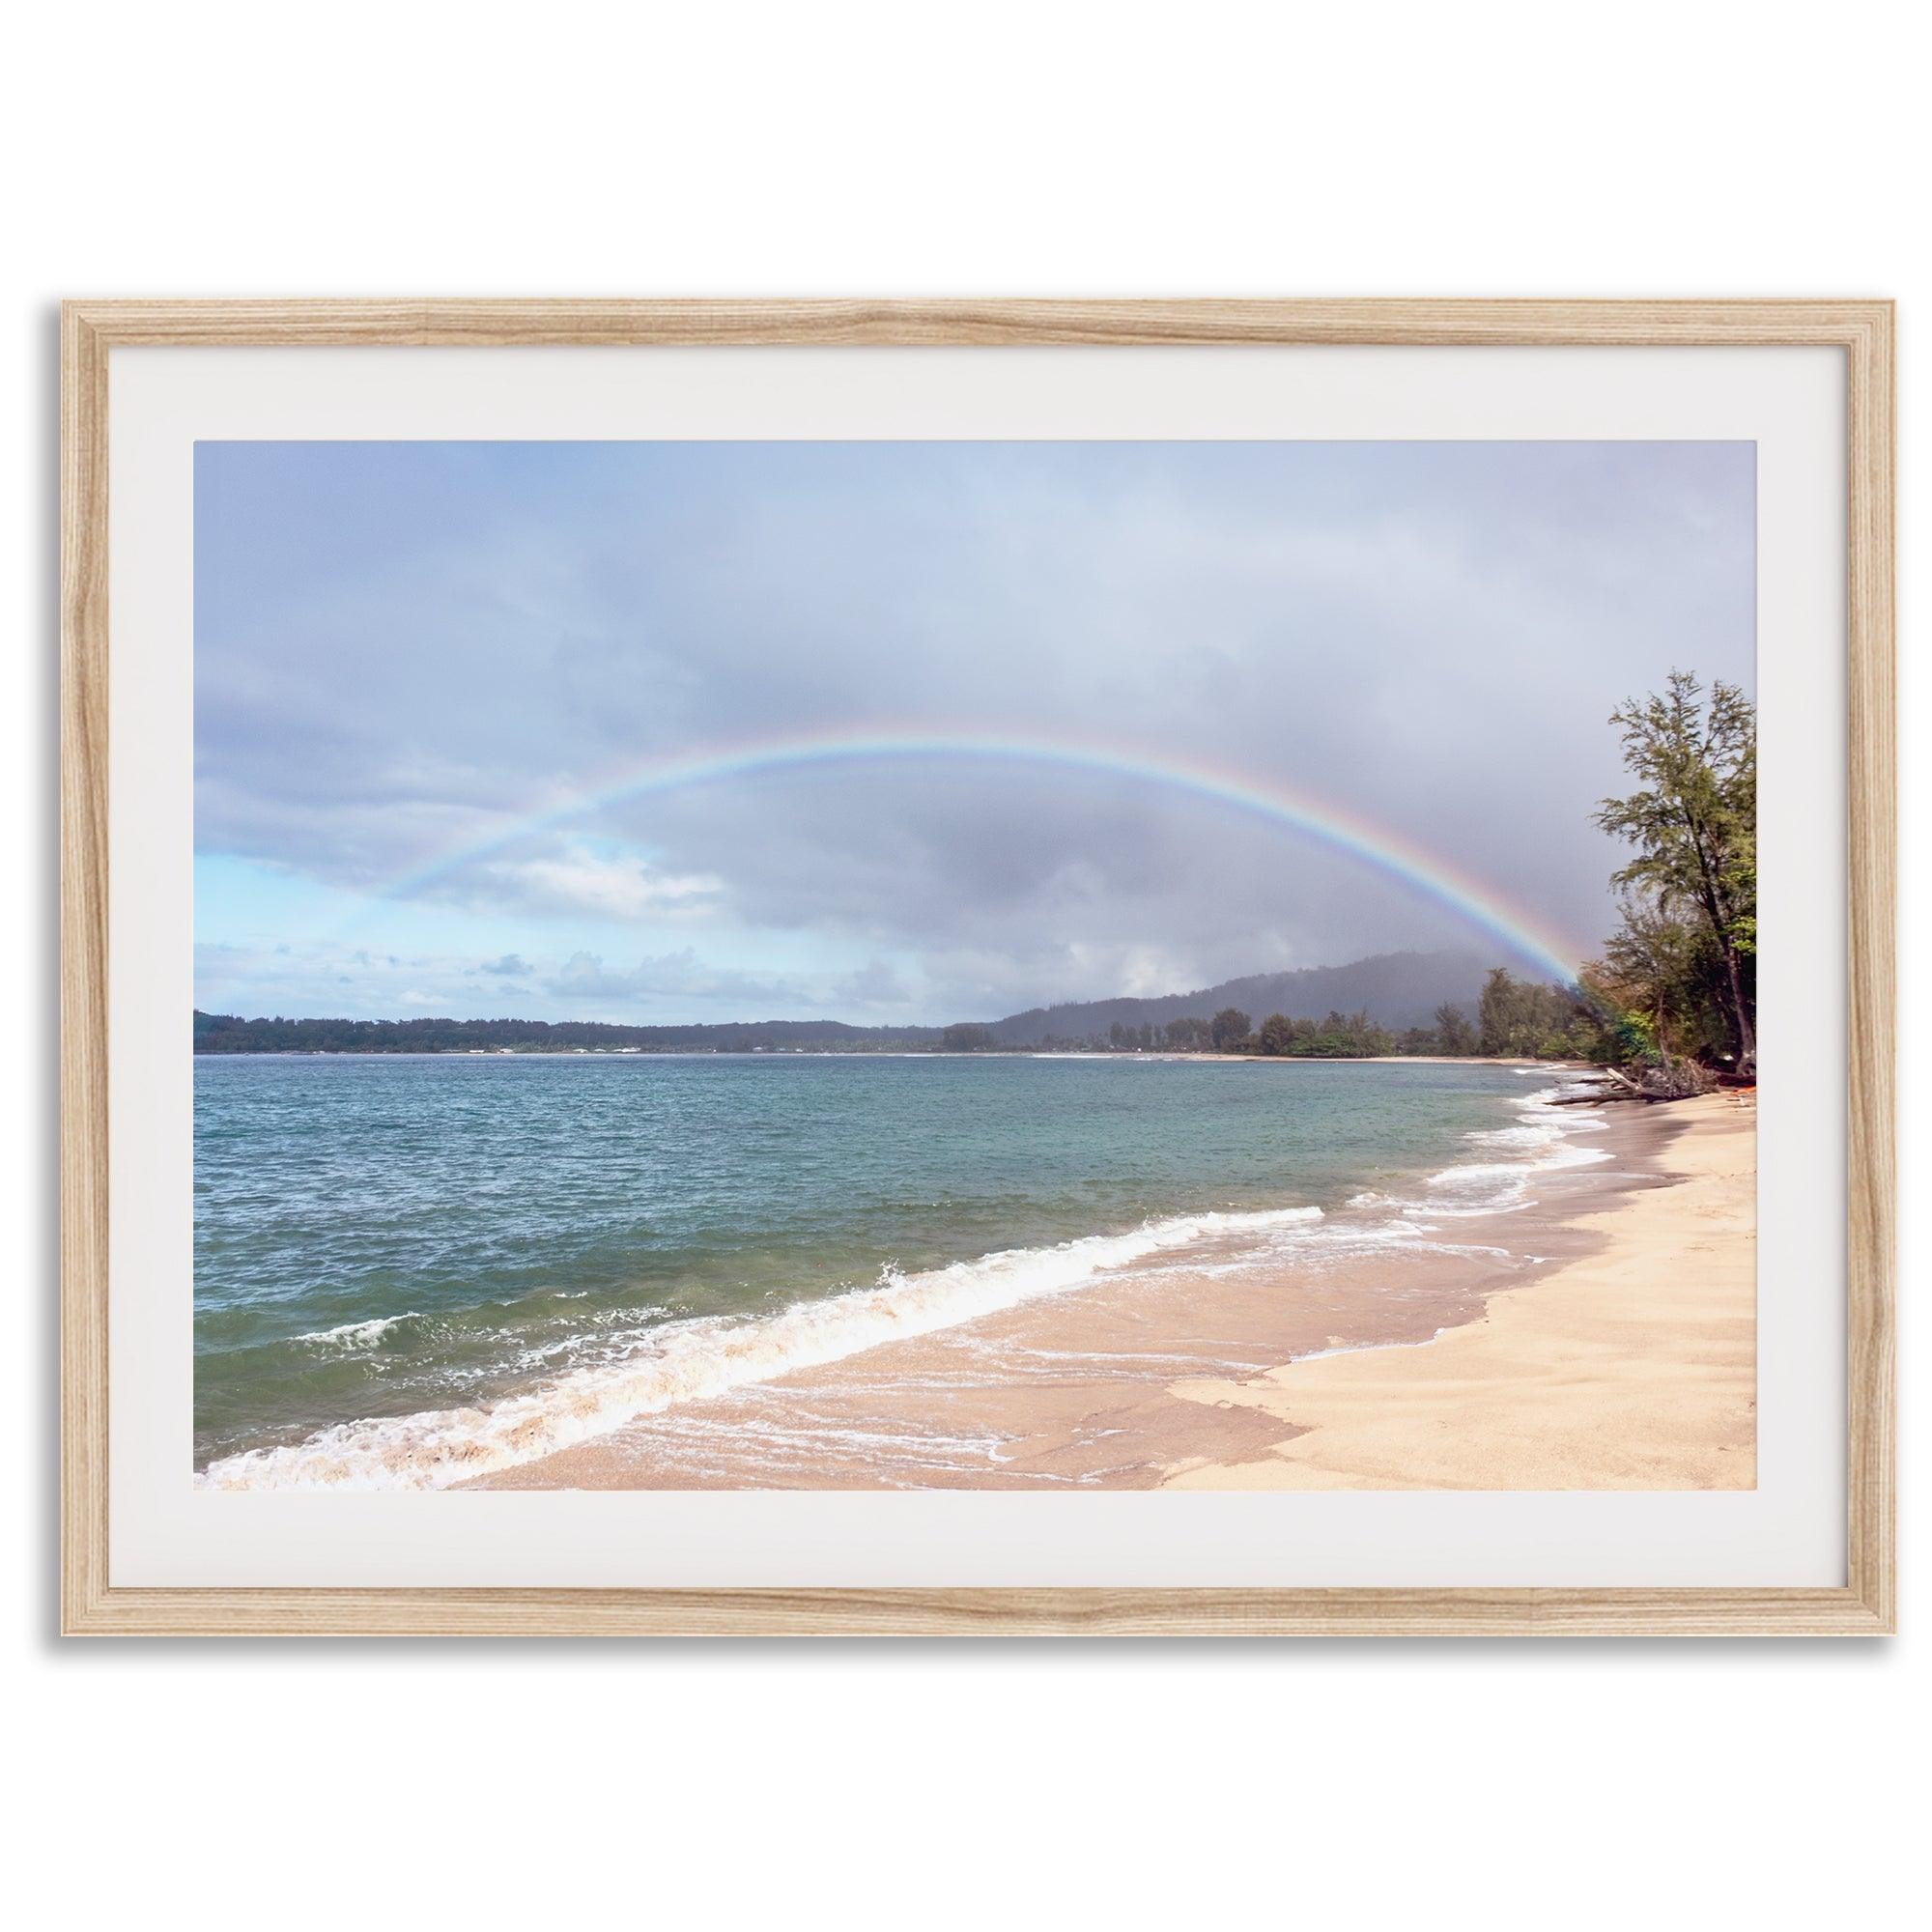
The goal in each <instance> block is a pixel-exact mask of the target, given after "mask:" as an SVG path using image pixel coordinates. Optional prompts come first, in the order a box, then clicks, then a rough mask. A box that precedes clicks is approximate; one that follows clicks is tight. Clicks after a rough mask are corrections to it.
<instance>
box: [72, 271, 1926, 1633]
mask: <svg viewBox="0 0 1932 1932" xmlns="http://www.w3.org/2000/svg"><path fill="white" fill-rule="evenodd" d="M1236 343H1262V344H1332V345H1406V346H1430V345H1491V346H1499V347H1550V346H1584V347H1605V346H1609V347H1615V346H1660V347H1669V348H1690V347H1699V346H1721V347H1725V348H1739V347H1752V346H1763V347H1769V348H1776V347H1797V346H1803V347H1815V348H1826V349H1831V350H1835V351H1838V352H1840V353H1841V354H1842V355H1843V359H1844V382H1845V387H1844V401H1845V421H1846V438H1847V440H1846V463H1847V478H1848V495H1847V501H1846V532H1847V554H1846V578H1845V596H1846V606H1845V608H1846V621H1847V639H1848V657H1847V661H1846V664H1845V680H1846V691H1847V696H1848V715H1849V742H1848V746H1847V757H1848V764H1847V771H1848V787H1849V789H1848V797H1847V809H1848V822H1849V844H1848V850H1847V854H1846V863H1847V879H1848V887H1849V906H1848V913H1849V946H1850V955H1849V960H1848V981H1847V1000H1848V1010H1847V1014H1846V1027H1847V1053H1848V1061H1847V1065H1848V1074H1849V1078H1848V1091H1847V1093H1846V1095H1845V1105H1846V1115H1845V1129H1846V1136H1847V1140H1846V1149H1847V1183H1848V1190H1849V1195H1848V1199H1849V1214H1848V1220H1847V1225H1846V1228H1845V1281H1846V1300H1845V1309H1844V1319H1845V1340H1846V1363H1847V1383H1846V1389H1845V1400H1846V1425H1847V1426H1846V1440H1845V1450H1846V1473H1847V1493H1846V1498H1845V1508H1846V1525H1847V1536H1846V1548H1845V1574H1846V1581H1845V1583H1844V1584H1843V1586H1842V1587H1837V1588H1719V1589H1711V1588H1655V1589H1652V1588H1619V1589H1576V1588H1551V1589H1541V1588H1520V1589H1446V1588H1419V1589H1348V1588H1334V1589H1288V1590H1274V1589H1252V1588H1231V1589H1195V1588H1189V1589H1172V1590H1170V1589H1126V1588H1121V1589H1060V1588H1024V1589H1004V1588H1002V1589H967V1588H949V1589H889V1590H879V1589H815V1588H814V1589H749V1590H722V1589H721V1590H696V1589H637V1590H633V1589H548V1588H436V1589H400V1588H329V1589H279V1588H278V1589H225V1588H180V1589H174V1588H155V1587H128V1586H124V1585H117V1584H115V1583H114V1582H113V1580H112V1578H111V1577H110V1575H109V1561H108V1548H109V1545H108V1481H107V1471H108V1455H109V1444H108V1402H107V1396H108V1351H107V1330H108V1245H107V1230H108V1218H107V1214H108V1198H109V1188H110V1185H111V1177H110V1175H109V1173H108V1107H109V1100H110V1060H109V1039H108V1022H107V997H106V995H107V959H108V946H109V943H110V935H109V932H108V918H107V890H106V888H107V865H108V844H107V828H108V816H107V805H108V801H107V771H108V765H107V749H108V748H107V715H108V704H107V693H108V678H109V673H110V662H111V652H110V612H109V609H108V600H107V566H108V527H109V518H110V514H111V510H112V504H111V501H110V495H111V492H110V478H109V465H108V440H107V429H108V412H109V408H110V400H111V399H110V382H109V375H110V359H111V356H112V355H113V352H115V351H116V350H120V349H125V348H136V347H139V348H156V347H159V348H197V347H206V346H250V347H253V346H262V347H313V346H323V345H345V346H355V345H365V346H372V347H373V346H381V347H386V348H397V347H407V346H412V345H413V346H487V347H496V348H500V347H518V346H532V345H562V346H573V347H582V346H592V345H599V344H609V345H648V344H659V345H726V344H747V345H750V344H810V345H826V346H831V345H955V346H956V345H982V344H983V345H1015V344H1017V345H1036V346H1037V345H1057V344H1094V345H1097V344H1128V345H1137V346H1149V345H1160V344H1236ZM61 407H62V419H61V420H62V475H61V526H62V674H63V698H62V718H61V745H62V763H63V771H62V832H61V838H62V865H61V872H62V884H61V931H62V948H63V958H62V971H61V989H62V1011H61V1021H60V1024H61V1108H62V1127H61V1151H62V1201H61V1231H62V1280H61V1308H62V1320H61V1338H62V1339H61V1386H62V1516H61V1520H62V1547H63V1557H62V1577H61V1605H62V1608H61V1621H62V1627H63V1629H64V1631H65V1632H67V1633H69V1634H82V1635H115V1634H128V1635H161V1634H173V1635H243V1634H305V1635H324V1634H366V1635H383V1634H420V1635H428V1634H471V1635H475V1634H526V1635H580V1634H581V1635H589V1634H601V1635H693V1634H719V1635H725V1634H746V1635H768V1636H771V1635H817V1634H838V1635H863V1634H892V1635H938V1634H962V1635H965V1634H970V1635H1040V1634H1104V1635H1122V1636H1140V1635H1169V1634H1178V1635H1199V1634H1225V1635H1246V1636H1259V1635H1317V1634H1342V1635H1365V1634H1376V1635H1439V1634H1468V1635H1553V1634H1571V1635H1606V1634H1632V1635H1690V1634H1708V1635H1730V1634H1739V1635H1743V1634H1749V1635H1825V1636H1847V1635H1859V1634H1883V1633H1887V1632H1889V1631H1891V1630H1893V1629H1894V1628H1895V1620H1896V1607H1895V1584H1894V1542H1895V1503H1894V1471H1895V1453H1894V1427H1895V1392H1894V1343H1893V1334H1894V1294H1895V1285H1894V1262H1893V1254H1894V1218H1895V1192H1894V1149H1893V1116H1894V1069H1893V1047H1892V1041H1893V1037H1894V1017H1895V1008H1894V966H1893V952H1894V944H1893V928H1894V918H1895V914H1894V891H1895V830H1894V823H1895V749H1894V730H1895V725H1894V667H1893V653H1894V645H1893V570H1894V565H1893V467H1894V449H1893V440H1894V429H1893V424H1894V377H1893V313H1892V306H1891V304H1890V303H1889V302H1888V301H1883V300H1872V299H1846V300H1831V299H1825V300H1742V299H1741V300H1719V301H1649V300H1603V301H1597V300H1427V299H1400V300H1361V301H1351V300H1326V299H1321V300H1303V299H1289V300H1227V301H1220V300H1066V301H1061V300H979V299H973V300H924V299H922V300H904V301H865V300H799V301H792V300H772V301H736V300H733V301H703V300H639V301H632V300H624V299H599V300H563V299H558V300H550V299H533V300H488V299H475V300H472V299H450V300H382V299H370V300H353V299H341V300H332V299H331V300H325V299H317V300H305V299H290V300H282V299H270V300H215V299H207V300H202V299H166V300H152V301H150V300H119V299H115V300H109V299H102V300H94V299H81V300H73V301H70V302H68V303H67V304H66V305H65V309H64V315H63V347H62V405H61Z"/></svg>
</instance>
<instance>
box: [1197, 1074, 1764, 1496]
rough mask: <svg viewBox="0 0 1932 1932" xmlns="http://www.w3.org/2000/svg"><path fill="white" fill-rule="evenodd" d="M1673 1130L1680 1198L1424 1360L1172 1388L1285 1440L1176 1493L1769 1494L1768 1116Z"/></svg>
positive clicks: (1672, 1111)
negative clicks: (1760, 1423) (1764, 1343)
mask: <svg viewBox="0 0 1932 1932" xmlns="http://www.w3.org/2000/svg"><path fill="white" fill-rule="evenodd" d="M1665 1118H1666V1122H1667V1124H1668V1125H1670V1126H1671V1127H1672V1128H1673V1129H1674V1131H1673V1133H1672V1134H1671V1137H1670V1138H1669V1140H1668V1141H1667V1142H1666V1143H1665V1144H1664V1145H1663V1146H1662V1149H1661V1150H1660V1151H1659V1155H1658V1160H1659V1164H1660V1166H1661V1167H1662V1169H1663V1171H1664V1172H1665V1173H1666V1174H1667V1175H1668V1176H1670V1177H1671V1180H1672V1183H1673V1184H1672V1185H1670V1186H1668V1187H1664V1188H1660V1189H1654V1190H1645V1191H1643V1192H1639V1193H1635V1194H1632V1195H1628V1196H1625V1197H1624V1198H1622V1199H1621V1200H1619V1201H1618V1202H1617V1203H1616V1204H1615V1205H1614V1206H1613V1207H1612V1208H1610V1209H1609V1210H1608V1211H1607V1212H1604V1213H1599V1214H1591V1215H1585V1216H1583V1217H1581V1219H1580V1220H1579V1222H1578V1223H1577V1225H1578V1226H1579V1227H1580V1228H1583V1229H1586V1230H1590V1231H1592V1232H1596V1233H1600V1234H1601V1235H1602V1236H1603V1237H1604V1241H1603V1245H1602V1247H1601V1249H1600V1250H1599V1251H1598V1252H1596V1253H1593V1254H1589V1255H1586V1256H1583V1257H1580V1258H1578V1259H1577V1260H1575V1261H1572V1262H1569V1263H1566V1264H1563V1265H1562V1266H1560V1267H1559V1268H1557V1269H1556V1270H1555V1271H1554V1272H1552V1273H1549V1274H1547V1275H1545V1276H1544V1277H1543V1278H1541V1279H1540V1280H1535V1281H1529V1282H1525V1283H1522V1284H1520V1285H1515V1286H1507V1287H1504V1288H1502V1289H1500V1290H1498V1291H1497V1292H1496V1293H1494V1294H1492V1296H1491V1297H1490V1298H1489V1299H1488V1302H1487V1304H1486V1306H1485V1308H1484V1311H1483V1313H1482V1314H1481V1315H1479V1316H1478V1317H1477V1318H1476V1319H1475V1320H1473V1321H1469V1322H1466V1323H1464V1324H1463V1325H1461V1326H1457V1327H1452V1328H1449V1329H1446V1330H1444V1331H1443V1332H1442V1333H1441V1334H1439V1335H1438V1336H1436V1337H1435V1339H1434V1340H1433V1341H1430V1342H1428V1343H1425V1344H1423V1345H1421V1346H1412V1347H1404V1346H1400V1345H1396V1346H1388V1347H1380V1348H1372V1349H1365V1350H1356V1351H1352V1352H1338V1353H1334V1354H1328V1355H1321V1356H1314V1357H1303V1358H1302V1359H1300V1360H1296V1361H1291V1362H1288V1363H1285V1364H1283V1365H1281V1366H1280V1367H1277V1368H1274V1369H1270V1370H1268V1371H1267V1372H1266V1373H1265V1374H1264V1375H1263V1376H1261V1377H1259V1378H1248V1379H1245V1380H1241V1381H1237V1382H1236V1381H1213V1380H1195V1381H1186V1382H1179V1383H1176V1384H1175V1385H1174V1387H1173V1393H1174V1394H1175V1395H1176V1396H1178V1397H1179V1398H1180V1399H1182V1400H1185V1401H1189V1402H1194V1403H1200V1404H1203V1405H1206V1406H1211V1407H1216V1408H1228V1409H1234V1410H1241V1411H1248V1412H1253V1413H1256V1414H1259V1415H1263V1416H1265V1417H1267V1418H1268V1419H1269V1421H1270V1422H1271V1423H1272V1424H1273V1425H1274V1426H1275V1427H1277V1428H1278V1429H1280V1430H1281V1431H1282V1433H1283V1439H1282V1440H1280V1441H1277V1442H1275V1443H1274V1444H1272V1445H1270V1447H1269V1448H1268V1450H1267V1451H1266V1453H1264V1455H1262V1456H1260V1457H1255V1458H1250V1459H1244V1460H1240V1461H1234V1462H1216V1461H1210V1460H1208V1459H1202V1460H1200V1461H1196V1462H1192V1463H1187V1464H1184V1465H1182V1466H1180V1467H1179V1468H1177V1469H1175V1470H1173V1471H1171V1472H1170V1473H1169V1474H1168V1476H1167V1477H1166V1479H1165V1481H1164V1483H1163V1485H1162V1487H1164V1488H1169V1489H1194V1490H1201V1489H1208V1490H1318V1489H1319V1490H1364V1489H1377V1490H1398V1489H1402V1490H1413V1489H1444V1490H1649V1489H1668V1490H1749V1489H1753V1488H1755V1487H1756V1479H1757V1457H1756V1268H1755V1258H1756V1239H1755V1236H1756V1213H1755V1179H1756V1159H1755V1153H1756V1140H1755V1132H1754V1129H1755V1103H1754V1101H1753V1100H1751V1099H1749V1098H1747V1097H1746V1096H1744V1095H1733V1094H1710V1095H1707V1096H1705V1097H1703V1098H1701V1099H1696V1100H1687V1101H1679V1102H1677V1103H1675V1104H1674V1105H1672V1106H1671V1107H1670V1108H1669V1110H1668V1113H1667V1115H1666V1117H1665Z"/></svg>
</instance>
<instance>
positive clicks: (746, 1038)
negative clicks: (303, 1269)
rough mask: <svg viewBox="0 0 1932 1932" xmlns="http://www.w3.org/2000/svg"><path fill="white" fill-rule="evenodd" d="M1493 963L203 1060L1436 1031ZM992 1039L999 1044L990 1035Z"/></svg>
mask: <svg viewBox="0 0 1932 1932" xmlns="http://www.w3.org/2000/svg"><path fill="white" fill-rule="evenodd" d="M1490 963H1491V962H1489V961H1487V960H1485V959H1483V958H1481V957H1479V956H1478V955H1477V954H1475V953H1473V952H1383V953H1378V954H1377V956H1376V957H1375V958H1373V959H1357V960H1354V961H1352V962H1351V963H1350V964H1349V965H1347V966H1310V967H1306V968H1304V969H1303V970H1302V971H1300V972H1298V973H1256V974H1251V975H1250V976H1249V977H1248V978H1247V979H1244V980H1222V981H1221V983H1220V984H1219V985H1218V986H1203V987H1202V988H1201V989H1200V990H1199V991H1197V992H1192V993H1167V994H1163V995H1162V996H1160V997H1159V998H1157V999H1150V1000H1126V999H1122V1000H1083V1001H1079V1002H1073V1003H1069V1004H1067V1005H1065V1006H1059V1007H1034V1008H1032V1009H1030V1010H1028V1011H1026V1012H1023V1013H1012V1014H1010V1015H1009V1016H1008V1017H1007V1018H1006V1019H1003V1020H995V1021H993V1022H992V1024H991V1025H990V1026H988V1027H980V1026H967V1027H963V1028H959V1029H955V1030H954V1031H955V1037H953V1038H952V1039H951V1040H949V1039H948V1037H947V1035H946V1030H945V1029H942V1028H940V1027H918V1026H906V1027H860V1026H848V1025H846V1024H845V1023H844V1022H843V1021H842V1020H740V1021H732V1022H729V1023H726V1024H722V1025H696V1024H694V1025H689V1026H617V1025H609V1024H606V1023H604V1022H603V1021H597V1020H564V1021H559V1022H556V1023H554V1024H552V1023H550V1022H547V1021H544V1020H513V1019H500V1020H452V1019H409V1020H347V1019H320V1020H294V1019H282V1018H280V1017H277V1018H274V1019H253V1020H248V1019H238V1018H236V1017H235V1016H234V1015H233V1014H230V1013H204V1012H201V1011H199V1010H197V1011H196V1013H195V1016H194V1050H195V1051H196V1052H197V1053H477V1052H482V1053H489V1052H496V1051H501V1050H502V1049H504V1048H508V1049H511V1050H513V1051H514V1050H517V1049H522V1050H523V1051H525V1052H531V1051H538V1052H551V1053H568V1052H573V1051H575V1050H576V1049H578V1048H582V1049H584V1050H586V1051H590V1052H604V1053H611V1052H619V1051H622V1050H625V1049H630V1050H632V1051H635V1052H641V1053H705V1052H710V1053H749V1052H753V1051H755V1050H757V1049H758V1048H764V1049H767V1050H769V1051H772V1052H782V1051H784V1050H785V1049H786V1048H794V1049H817V1050H820V1051H826V1050H829V1051H833V1052H844V1053H890V1052H904V1051H906V1050H907V1049H909V1048H910V1049H917V1048H922V1047H939V1046H942V1045H961V1046H965V1045H993V1046H1040V1045H1044V1044H1045V1043H1047V1042H1048V1041H1060V1042H1063V1043H1065V1042H1080V1043H1083V1044H1085V1043H1094V1044H1099V1045H1104V1044H1106V1042H1107V1038H1108V1029H1109V1028H1110V1027H1113V1026H1116V1025H1120V1026H1126V1027H1134V1028H1139V1027H1143V1026H1147V1025H1149V1024H1151V1025H1153V1026H1155V1027H1161V1026H1164V1025H1165V1024H1166V1023H1167V1022H1168V1021H1169V1020H1178V1019H1201V1020H1207V1019H1212V1018H1213V1016H1214V1015H1215V1014H1216V1013H1217V1012H1219V1011H1220V1010H1221V1009H1222V1008H1224V1007H1238V1008H1239V1009H1241V1011H1243V1012H1244V1013H1246V1014H1247V1015H1248V1017H1249V1019H1250V1020H1252V1021H1253V1022H1254V1024H1255V1025H1256V1026H1257V1027H1259V1026H1260V1025H1261V1023H1262V1021H1263V1020H1264V1019H1265V1018H1266V1017H1267V1016H1268V1015H1269V1014H1270V1013H1284V1014H1286V1015H1287V1016H1288V1018H1290V1019H1292V1020H1295V1019H1310V1020H1319V1019H1321V1018H1322V1017H1323V1016H1324V1015H1326V1014H1328V1013H1330V1012H1340V1013H1355V1012H1362V1011H1366V1012H1367V1013H1368V1016H1369V1018H1370V1019H1371V1020H1372V1021H1373V1022H1375V1023H1376V1024H1377V1025H1379V1026H1383V1027H1387V1028H1389V1029H1390V1030H1391V1031H1394V1032H1398V1033H1399V1032H1401V1031H1402V1030H1403V1029H1405V1028H1406V1027H1426V1026H1429V1025H1430V1024H1431V1023H1432V1022H1433V1021H1434V1019H1435V1009H1436V1008H1437V1007H1439V1006H1441V1005H1442V1003H1443V1002H1444V1001H1445V1000H1446V1001H1448V1002H1450V1003H1451V1004H1452V1005H1454V1006H1459V1007H1461V1008H1462V1009H1463V1010H1464V1011H1465V1012H1466V1013H1468V1014H1469V1015H1470V1016H1471V1017H1472V1018H1473V1017H1474V1015H1475V1011H1476V1003H1477V1000H1478V997H1479V996H1480V994H1481V992H1482V985H1483V978H1484V975H1485V973H1486V972H1487V971H1488V970H1489V965H1490ZM989 1035H990V1038H988V1036H989Z"/></svg>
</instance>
